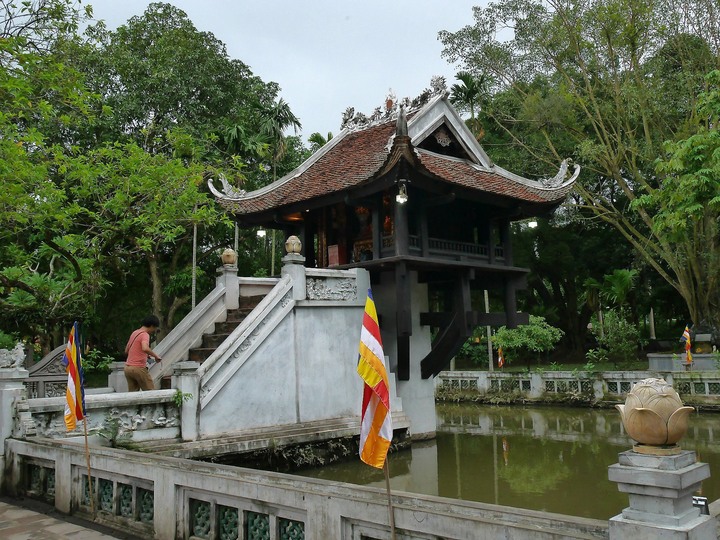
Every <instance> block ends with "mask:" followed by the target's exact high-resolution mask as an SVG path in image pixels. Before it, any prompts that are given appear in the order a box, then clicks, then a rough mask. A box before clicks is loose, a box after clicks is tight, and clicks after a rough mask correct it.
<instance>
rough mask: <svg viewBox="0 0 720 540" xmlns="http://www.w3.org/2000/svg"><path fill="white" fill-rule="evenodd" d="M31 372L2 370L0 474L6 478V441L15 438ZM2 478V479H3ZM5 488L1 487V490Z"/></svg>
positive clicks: (16, 369)
mask: <svg viewBox="0 0 720 540" xmlns="http://www.w3.org/2000/svg"><path fill="white" fill-rule="evenodd" d="M29 375H30V374H29V372H28V370H27V369H23V368H20V367H8V368H0V474H1V475H2V477H4V476H5V439H7V438H8V437H12V436H13V430H14V428H15V427H16V426H15V422H16V420H18V418H19V417H18V405H19V402H20V401H23V400H24V399H25V398H26V396H27V391H26V390H25V381H27V380H28V377H29ZM2 477H0V478H2ZM2 488H3V486H1V485H0V489H2Z"/></svg>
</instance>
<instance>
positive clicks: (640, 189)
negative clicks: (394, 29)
mask: <svg viewBox="0 0 720 540" xmlns="http://www.w3.org/2000/svg"><path fill="white" fill-rule="evenodd" d="M718 15H719V8H718V6H717V4H716V3H715V2H712V1H710V0H697V1H696V2H691V3H689V4H683V5H682V6H681V5H680V4H677V3H676V2H672V1H670V0H661V1H658V2H653V3H647V2H642V1H640V0H601V1H599V2H595V3H584V2H580V1H579V0H571V1H569V2H559V1H555V0H550V1H549V2H541V1H539V0H521V1H517V0H501V1H499V2H497V3H492V4H490V5H488V6H487V7H486V8H476V9H475V10H474V17H475V23H474V24H473V25H471V26H467V27H465V28H462V29H461V30H459V31H458V32H455V33H450V32H441V34H440V39H441V41H442V42H443V45H444V47H445V49H444V55H445V56H446V57H447V58H449V59H450V60H451V61H459V62H461V63H462V65H463V67H464V68H465V69H466V70H467V71H470V72H471V73H476V74H480V73H486V74H488V75H490V76H492V77H493V80H494V81H496V84H497V85H498V86H499V89H500V93H499V95H497V98H496V99H493V101H494V105H495V106H493V107H490V108H489V110H488V112H487V114H489V115H491V117H492V118H493V120H494V121H495V123H496V125H497V126H498V129H499V130H500V132H501V133H502V135H503V137H505V138H506V139H507V140H510V141H512V143H513V145H515V147H516V148H518V149H519V150H522V151H523V152H524V153H525V156H526V159H525V160H524V162H525V163H531V164H532V167H536V166H537V165H538V164H540V165H543V166H548V165H549V164H550V163H553V162H555V163H556V162H557V161H558V160H559V159H560V157H561V156H567V155H570V156H573V157H574V158H576V159H577V160H578V161H580V162H581V163H582V165H583V166H584V171H585V172H584V173H583V175H582V176H581V181H580V182H579V185H578V187H577V191H578V195H579V196H578V197H577V198H576V200H575V203H576V204H578V205H580V206H582V207H583V208H586V209H587V210H589V211H591V212H592V213H593V214H594V215H595V216H596V217H597V218H599V219H601V220H603V221H605V222H606V223H608V224H610V225H612V226H613V227H615V228H616V229H617V230H618V231H619V232H620V234H621V235H622V236H623V238H624V239H625V240H626V241H628V242H629V243H630V244H631V245H632V246H633V248H634V249H635V250H636V251H637V253H638V254H639V255H640V257H642V259H643V260H644V261H645V262H646V264H647V265H649V266H651V267H652V268H653V269H654V270H655V271H656V272H658V274H659V275H661V276H662V277H663V279H665V280H666V281H667V282H668V283H670V284H671V285H672V286H673V287H674V288H675V290H676V291H677V292H678V293H679V294H680V295H681V296H682V298H683V299H684V300H685V302H686V304H687V307H688V309H689V311H690V313H691V315H692V318H693V320H694V321H696V322H697V321H699V320H703V319H705V320H708V321H713V322H717V319H718V314H717V312H714V311H713V308H712V307H711V305H710V304H708V303H707V302H705V301H704V300H703V299H705V298H711V299H713V300H712V302H713V303H715V299H716V298H717V295H718V289H717V286H716V284H715V283H714V282H713V280H709V281H707V282H706V283H705V284H704V285H703V286H702V287H701V286H699V285H698V283H697V281H695V280H693V279H690V278H689V275H688V274H690V273H691V272H695V274H696V275H699V276H709V275H711V274H712V273H713V269H712V266H711V264H712V263H711V261H715V260H717V259H718V254H717V253H716V252H715V251H712V252H711V251H708V250H715V249H716V248H715V246H714V245H712V243H711V244H707V243H704V240H706V239H707V235H704V232H702V231H698V230H695V229H691V228H688V229H687V230H686V235H684V236H680V235H677V236H672V235H670V234H667V231H666V232H664V233H662V234H660V235H659V234H658V230H659V229H658V227H660V228H662V227H661V226H659V224H658V223H657V221H658V219H662V214H657V213H656V212H654V210H655V208H657V203H656V202H653V201H657V199H658V198H660V199H662V198H663V195H664V194H665V193H667V192H668V191H667V190H665V188H664V182H665V180H666V177H667V176H668V172H667V170H665V169H663V168H660V169H656V168H655V166H654V163H655V160H656V158H657V157H658V156H660V155H661V154H662V151H663V143H664V141H667V140H684V139H686V138H687V137H689V136H691V135H693V134H695V133H698V130H699V129H700V128H701V126H702V124H703V120H702V119H701V118H700V117H699V115H698V112H697V108H696V107H695V106H694V104H695V103H696V102H697V100H698V98H699V96H700V95H701V93H702V92H703V90H710V86H709V85H710V84H711V83H712V81H705V80H704V75H705V74H706V73H707V72H709V71H711V70H712V69H715V68H716V67H717V66H718V62H719V60H718V58H720V57H718V51H719V50H720V49H719V46H720V32H718V29H717V25H716V24H715V23H714V21H716V20H717V17H718ZM505 27H510V28H513V36H512V38H511V39H509V40H506V39H505V37H506V36H505V34H503V33H502V32H501V31H500V30H501V29H502V28H505ZM501 105H506V107H502V106H501ZM569 143H571V144H569ZM568 146H569V147H570V152H569V153H568V152H567V150H566V148H567V147H568ZM528 158H530V159H528ZM518 162H519V163H522V160H518ZM531 172H533V171H531ZM644 197H648V198H649V199H644ZM638 198H641V200H642V201H643V202H647V203H648V204H649V206H647V205H645V204H638V203H634V201H636V200H637V199H638ZM700 245H703V252H702V253H703V255H702V256H700V255H699V254H700V253H701V252H699V251H698V246H700ZM689 253H690V254H697V255H698V256H697V257H695V255H693V257H694V258H695V259H696V260H697V261H698V264H699V265H701V266H702V268H699V267H697V268H691V267H690V265H689V264H688V262H689V260H690V259H691V258H693V257H689V256H688V254H689Z"/></svg>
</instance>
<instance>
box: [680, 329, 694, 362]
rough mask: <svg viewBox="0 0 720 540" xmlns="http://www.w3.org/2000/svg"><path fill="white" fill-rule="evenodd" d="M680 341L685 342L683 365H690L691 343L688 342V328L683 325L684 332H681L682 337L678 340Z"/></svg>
mask: <svg viewBox="0 0 720 540" xmlns="http://www.w3.org/2000/svg"><path fill="white" fill-rule="evenodd" d="M680 341H684V342H685V363H686V364H692V352H690V349H692V343H691V342H690V327H689V326H687V325H685V331H683V335H682V337H681V338H680Z"/></svg>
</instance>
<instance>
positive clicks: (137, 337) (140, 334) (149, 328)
mask: <svg viewBox="0 0 720 540" xmlns="http://www.w3.org/2000/svg"><path fill="white" fill-rule="evenodd" d="M159 327H160V320H159V319H158V318H157V317H156V316H155V315H150V316H148V317H145V318H144V319H143V321H142V326H141V327H140V328H138V329H137V330H135V331H134V332H133V333H132V334H130V339H128V342H127V345H126V346H125V353H126V354H127V360H126V361H125V370H124V371H125V378H126V379H127V383H128V391H130V392H137V391H138V390H154V389H155V385H154V384H153V380H152V377H150V373H149V371H148V365H147V361H148V357H149V356H152V357H153V358H155V360H157V361H158V362H161V361H162V358H160V357H159V356H158V355H157V354H155V353H154V352H153V350H152V349H151V348H150V335H151V334H154V333H155V332H157V331H158V328H159Z"/></svg>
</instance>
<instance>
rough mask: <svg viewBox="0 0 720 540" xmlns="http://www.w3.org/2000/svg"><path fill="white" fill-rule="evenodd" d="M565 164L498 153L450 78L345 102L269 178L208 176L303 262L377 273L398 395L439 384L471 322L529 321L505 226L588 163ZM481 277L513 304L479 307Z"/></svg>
mask: <svg viewBox="0 0 720 540" xmlns="http://www.w3.org/2000/svg"><path fill="white" fill-rule="evenodd" d="M568 168H569V167H568V162H567V161H566V162H563V164H562V165H561V167H560V170H559V172H558V173H557V174H556V175H555V176H554V177H553V178H550V179H548V180H544V181H536V180H531V179H528V178H524V177H521V176H519V175H516V174H514V173H512V172H509V171H507V170H505V169H503V168H502V167H499V166H498V165H496V164H494V163H493V162H492V160H491V159H490V158H489V157H488V155H487V154H486V153H485V151H484V150H483V148H482V146H481V145H480V144H479V143H478V141H477V140H476V139H475V137H474V136H473V135H472V133H471V132H470V130H469V129H468V128H467V126H466V125H465V123H464V121H463V120H462V118H461V117H460V115H459V114H458V113H457V111H456V110H455V109H454V108H453V107H452V105H451V104H450V103H449V100H448V95H447V92H446V91H445V90H444V87H442V88H437V89H436V90H435V91H426V92H425V93H424V95H423V96H421V97H420V98H418V99H416V100H414V101H409V100H407V99H406V100H404V102H401V103H395V102H393V101H391V100H389V101H388V102H387V103H386V107H385V108H384V110H381V109H376V111H375V113H374V114H373V115H372V116H370V117H366V116H364V115H362V114H357V115H353V114H352V111H351V110H349V112H348V113H346V116H345V119H344V124H343V130H342V131H341V133H340V134H338V135H337V136H336V137H334V138H333V139H331V140H330V141H329V142H328V143H327V144H326V145H325V146H323V147H322V148H321V149H320V150H318V151H317V152H316V153H315V154H313V155H312V156H311V157H310V158H309V159H308V160H307V161H305V162H304V163H303V164H302V165H300V166H299V167H298V168H297V169H295V170H294V171H292V172H291V173H289V174H287V175H286V176H284V177H283V178H281V179H279V180H278V181H276V182H274V183H272V184H270V185H268V186H266V187H263V188H261V189H258V190H256V191H252V192H242V191H237V190H232V189H230V190H228V189H226V190H225V192H220V191H218V190H217V189H216V188H215V187H214V186H213V185H212V183H211V184H210V187H211V190H212V191H213V193H214V194H215V196H216V197H217V199H218V200H219V202H220V203H221V204H222V205H223V206H224V207H225V208H226V209H227V210H229V211H230V212H231V213H232V214H233V215H234V217H235V219H236V220H237V221H238V223H239V224H240V225H241V226H243V227H262V228H270V229H281V230H282V231H284V233H285V234H286V236H289V235H291V234H292V235H297V236H298V237H299V238H300V240H301V241H302V245H303V251H304V252H303V255H304V257H305V261H306V262H305V264H306V266H309V267H320V268H323V267H330V268H341V269H344V268H355V267H360V268H365V269H367V270H368V271H369V272H370V274H371V279H372V283H373V294H374V296H375V300H376V304H377V306H378V310H379V315H380V319H381V320H380V325H381V329H382V331H383V342H384V345H385V352H386V354H387V355H388V356H389V357H390V363H391V370H392V371H393V372H394V373H395V374H396V376H397V379H398V381H399V391H400V393H401V394H402V391H401V389H402V382H403V381H409V380H411V379H413V378H417V379H421V380H423V381H426V382H427V383H429V389H427V390H426V392H432V389H431V387H432V384H431V381H430V379H431V378H432V377H433V376H434V375H436V374H438V373H439V372H440V371H441V370H442V369H444V368H445V367H446V366H447V364H448V363H449V362H450V360H451V359H452V357H453V356H454V355H455V354H456V353H457V352H458V351H459V349H460V347H461V346H462V345H463V343H464V342H465V341H466V340H467V339H468V337H469V336H470V335H471V334H472V332H473V330H474V328H475V327H477V326H484V325H492V326H500V325H508V326H510V327H515V326H516V325H518V324H522V323H524V322H526V321H527V315H525V314H521V313H518V312H517V308H516V291H518V290H519V289H522V288H524V286H525V278H526V274H527V272H528V271H527V270H526V269H524V268H518V267H516V266H514V264H513V256H512V246H511V235H510V224H511V222H513V221H519V220H525V219H528V218H531V217H534V216H540V215H544V214H548V213H549V212H551V211H552V210H554V209H555V208H556V207H557V206H558V205H559V204H560V203H562V201H563V200H564V199H565V197H566V195H567V194H568V193H569V191H570V190H571V189H572V186H573V183H574V182H575V180H576V178H577V176H578V173H579V167H578V166H575V167H574V170H573V171H569V170H568ZM226 187H227V186H226ZM473 289H477V290H490V291H493V292H494V293H495V296H496V297H497V296H498V295H501V297H502V298H503V300H504V311H502V312H497V313H485V312H484V310H475V309H474V308H473V306H472V305H471V290H473ZM429 292H432V295H433V298H440V299H442V301H441V302H437V304H438V305H439V306H440V310H437V309H434V310H431V309H430V301H429V299H428V294H429ZM435 304H436V302H435V301H433V306H432V307H433V308H436V306H435ZM431 329H432V330H433V331H431ZM412 399H413V398H412V395H404V396H403V401H405V400H412ZM433 418H434V415H433ZM433 430H434V428H433Z"/></svg>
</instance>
